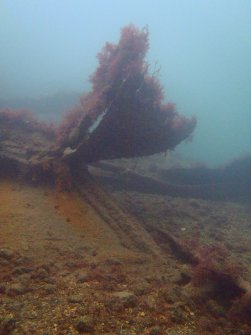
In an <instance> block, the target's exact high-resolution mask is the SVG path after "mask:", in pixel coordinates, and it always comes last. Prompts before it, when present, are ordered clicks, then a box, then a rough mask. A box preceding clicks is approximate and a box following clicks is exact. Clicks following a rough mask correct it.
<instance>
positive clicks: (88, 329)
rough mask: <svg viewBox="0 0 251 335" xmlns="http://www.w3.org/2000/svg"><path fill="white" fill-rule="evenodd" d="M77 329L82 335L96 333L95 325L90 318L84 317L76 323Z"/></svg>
mask: <svg viewBox="0 0 251 335" xmlns="http://www.w3.org/2000/svg"><path fill="white" fill-rule="evenodd" d="M75 329H76V330H77V331H78V332H80V333H94V324H93V320H92V318H91V317H90V316H82V317H80V318H78V319H77V320H76V322H75Z"/></svg>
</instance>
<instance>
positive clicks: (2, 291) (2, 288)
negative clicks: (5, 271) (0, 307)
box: [0, 283, 6, 294]
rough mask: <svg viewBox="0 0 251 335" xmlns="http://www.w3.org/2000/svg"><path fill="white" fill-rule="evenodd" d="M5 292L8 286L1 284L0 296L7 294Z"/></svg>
mask: <svg viewBox="0 0 251 335" xmlns="http://www.w3.org/2000/svg"><path fill="white" fill-rule="evenodd" d="M5 292H6V285H5V284H3V283H1V284H0V294H1V293H5Z"/></svg>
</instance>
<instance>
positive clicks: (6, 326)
mask: <svg viewBox="0 0 251 335" xmlns="http://www.w3.org/2000/svg"><path fill="white" fill-rule="evenodd" d="M16 322H17V320H16V319H15V318H14V316H12V315H11V316H7V317H5V318H4V319H2V320H1V324H0V334H4V335H11V334H12V333H13V330H14V329H15V326H16Z"/></svg>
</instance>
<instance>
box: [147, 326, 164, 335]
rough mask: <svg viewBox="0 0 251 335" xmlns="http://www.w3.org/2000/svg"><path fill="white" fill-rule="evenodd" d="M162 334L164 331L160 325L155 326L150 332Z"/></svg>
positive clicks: (156, 334) (157, 334) (151, 334)
mask: <svg viewBox="0 0 251 335" xmlns="http://www.w3.org/2000/svg"><path fill="white" fill-rule="evenodd" d="M161 334H162V331H161V329H160V327H158V326H155V327H153V328H152V329H151V330H150V333H149V335H161Z"/></svg>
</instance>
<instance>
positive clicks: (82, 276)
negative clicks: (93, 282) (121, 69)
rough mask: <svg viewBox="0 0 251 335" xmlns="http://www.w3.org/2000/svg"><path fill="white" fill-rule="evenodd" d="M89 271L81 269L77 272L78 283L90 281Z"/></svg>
mask: <svg viewBox="0 0 251 335" xmlns="http://www.w3.org/2000/svg"><path fill="white" fill-rule="evenodd" d="M88 278H89V276H88V273H87V272H86V271H79V272H78V273H77V274H76V279H77V282H78V283H85V282H86V281H88Z"/></svg>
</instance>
